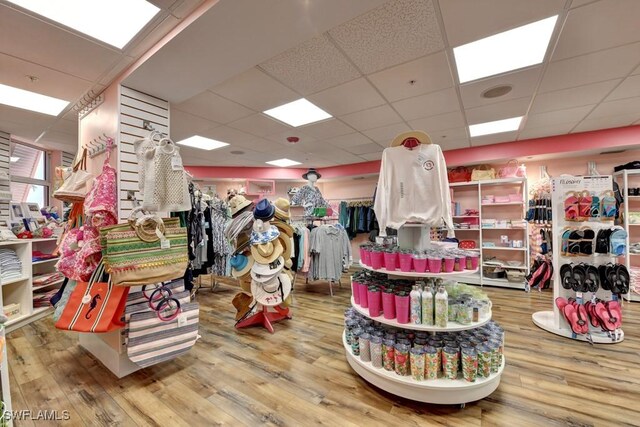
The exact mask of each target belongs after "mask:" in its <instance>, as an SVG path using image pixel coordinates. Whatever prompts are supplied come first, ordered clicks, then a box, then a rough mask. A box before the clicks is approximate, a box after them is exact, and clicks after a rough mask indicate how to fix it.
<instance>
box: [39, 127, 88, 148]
mask: <svg viewBox="0 0 640 427" xmlns="http://www.w3.org/2000/svg"><path fill="white" fill-rule="evenodd" d="M38 142H39V143H40V144H43V145H44V146H45V147H47V148H48V149H54V147H53V145H54V144H55V145H57V146H58V147H60V148H55V149H58V150H60V149H67V150H70V151H73V152H75V151H76V150H77V149H78V134H77V133H75V134H69V133H66V132H57V131H54V130H48V131H46V132H45V133H44V135H43V136H42V137H41V138H40V139H39V140H38ZM61 146H62V147H64V148H61Z"/></svg>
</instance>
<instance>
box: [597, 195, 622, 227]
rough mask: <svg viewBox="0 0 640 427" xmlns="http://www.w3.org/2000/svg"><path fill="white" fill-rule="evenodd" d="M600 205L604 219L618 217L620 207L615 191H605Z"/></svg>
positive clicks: (601, 215)
mask: <svg viewBox="0 0 640 427" xmlns="http://www.w3.org/2000/svg"><path fill="white" fill-rule="evenodd" d="M600 206H601V208H600V217H601V219H602V220H603V221H606V220H613V219H614V218H615V217H616V212H617V210H618V208H617V205H616V198H615V196H614V194H613V191H611V190H608V191H605V192H604V193H603V195H602V199H601V200H600Z"/></svg>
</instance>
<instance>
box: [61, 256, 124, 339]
mask: <svg viewBox="0 0 640 427" xmlns="http://www.w3.org/2000/svg"><path fill="white" fill-rule="evenodd" d="M103 273H104V265H103V264H100V265H99V266H98V268H96V270H95V271H94V273H93V275H92V276H91V278H90V279H89V282H78V283H77V285H76V287H75V289H74V290H73V292H72V293H71V295H70V297H69V301H68V302H67V304H66V306H65V307H64V310H63V311H62V315H61V316H60V318H59V319H58V321H57V322H56V324H55V326H56V328H58V329H63V330H68V331H76V332H109V331H113V330H115V329H119V328H122V327H123V326H124V322H122V321H121V318H122V314H123V313H124V308H125V305H126V303H127V294H128V293H129V289H128V288H122V287H119V286H115V285H114V284H113V283H111V280H109V281H108V282H106V283H105V282H101V281H100V279H101V278H102V275H103Z"/></svg>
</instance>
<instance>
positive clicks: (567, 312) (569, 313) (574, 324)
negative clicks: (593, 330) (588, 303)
mask: <svg viewBox="0 0 640 427" xmlns="http://www.w3.org/2000/svg"><path fill="white" fill-rule="evenodd" d="M563 313H564V318H565V319H566V320H567V322H569V326H571V330H572V331H573V332H574V333H575V334H578V335H584V334H586V333H587V332H589V324H588V323H587V312H586V310H585V308H584V306H583V305H581V304H577V303H575V304H567V305H566V306H565V307H564V310H563Z"/></svg>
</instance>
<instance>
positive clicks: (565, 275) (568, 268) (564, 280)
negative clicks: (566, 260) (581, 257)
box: [560, 264, 575, 289]
mask: <svg viewBox="0 0 640 427" xmlns="http://www.w3.org/2000/svg"><path fill="white" fill-rule="evenodd" d="M574 281H575V279H574V278H573V267H572V265H571V264H563V265H562V267H560V283H561V284H562V287H563V288H565V289H573V286H574V283H573V282H574Z"/></svg>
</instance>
